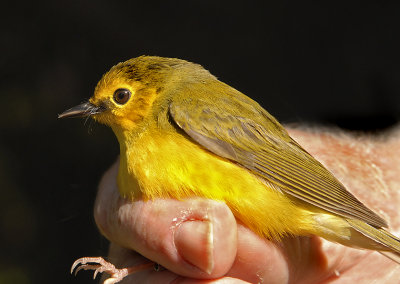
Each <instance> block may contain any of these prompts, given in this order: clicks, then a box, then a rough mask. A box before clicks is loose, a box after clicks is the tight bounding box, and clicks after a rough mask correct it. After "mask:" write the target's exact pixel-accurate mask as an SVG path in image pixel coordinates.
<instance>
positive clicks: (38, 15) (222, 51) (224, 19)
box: [0, 0, 400, 284]
mask: <svg viewBox="0 0 400 284" xmlns="http://www.w3.org/2000/svg"><path fill="white" fill-rule="evenodd" d="M322 2H323V1H320V2H318V1H315V2H314V3H311V2H304V1H292V2H288V1H263V2H262V4H261V1H260V2H258V4H256V2H253V1H205V0H202V1H197V0H192V1H159V2H154V1H111V0H108V1H105V0H101V1H80V0H79V1H78V0H72V1H41V2H40V3H39V2H36V1H15V2H12V1H10V2H8V4H3V5H2V9H1V12H0V15H1V16H0V23H1V28H0V29H1V45H0V51H1V52H0V72H1V73H0V78H1V81H0V82H1V84H0V99H1V103H0V104H1V112H0V113H1V114H0V115H1V116H0V118H1V119H0V126H1V134H0V189H1V206H0V231H1V234H0V243H1V244H2V245H1V252H0V283H18V284H25V283H88V282H89V281H91V280H90V279H91V277H92V274H91V273H88V272H86V273H80V274H78V276H77V277H76V278H74V277H72V276H70V274H69V269H70V265H71V264H72V262H73V261H74V260H75V259H76V258H78V257H81V256H96V255H103V256H104V255H106V251H107V247H108V244H107V241H106V240H105V239H103V238H102V237H101V236H100V235H99V234H98V232H97V229H96V226H95V224H94V221H93V217H92V207H93V202H94V198H95V194H96V187H97V184H98V181H99V179H100V177H101V175H102V173H103V172H104V171H105V170H106V169H107V167H108V166H109V165H110V164H111V163H112V162H113V161H114V159H115V158H116V156H117V154H118V145H117V141H116V139H115V138H114V135H113V134H112V132H111V130H109V129H107V128H106V127H104V126H101V125H97V124H95V123H91V122H89V121H88V122H86V123H85V121H84V120H79V119H78V120H58V119H57V114H58V113H61V112H62V111H63V110H65V109H66V108H69V107H71V106H74V105H76V104H78V103H80V102H82V101H83V100H85V99H87V98H89V97H90V96H91V94H92V92H93V89H94V87H95V85H96V83H97V81H98V79H99V78H100V77H101V75H102V74H103V73H104V72H105V71H107V70H108V69H109V68H110V67H111V66H112V65H114V64H116V63H118V62H120V61H124V60H126V59H129V58H132V57H136V56H139V55H142V54H147V55H160V56H168V57H178V58H182V59H187V60H190V61H194V62H197V63H200V64H202V65H203V66H205V67H206V68H207V69H209V70H210V71H211V72H212V73H213V74H214V75H216V76H217V77H219V78H220V79H221V80H222V81H224V82H226V83H228V84H230V85H232V86H233V87H235V88H237V89H239V90H240V91H242V92H244V93H245V94H247V95H249V96H250V97H252V98H254V99H256V100H257V101H259V102H260V103H261V104H262V105H263V106H264V107H265V108H266V109H267V110H269V111H270V112H271V113H272V114H273V115H275V116H276V117H277V118H278V119H279V120H281V121H282V122H300V123H307V122H311V123H320V124H324V125H336V126H339V127H342V128H345V129H350V130H361V131H368V132H370V131H372V132H375V131H379V130H381V129H386V128H388V127H391V126H393V125H395V124H396V123H397V122H398V120H399V114H400V62H399V50H400V44H399V28H400V26H399V16H398V15H399V9H397V7H396V6H394V5H392V6H391V5H390V4H389V3H388V2H384V1H382V3H381V2H379V1H363V2H360V3H361V4H357V2H358V1H348V2H346V4H339V3H338V2H336V1H334V2H325V1H324V2H323V3H322ZM394 2H395V1H393V3H394ZM89 283H96V282H89Z"/></svg>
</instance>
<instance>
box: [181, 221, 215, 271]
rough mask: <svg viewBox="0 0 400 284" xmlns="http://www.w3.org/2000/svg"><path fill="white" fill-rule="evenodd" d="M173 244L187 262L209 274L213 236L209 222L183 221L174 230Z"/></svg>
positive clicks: (211, 261)
mask: <svg viewBox="0 0 400 284" xmlns="http://www.w3.org/2000/svg"><path fill="white" fill-rule="evenodd" d="M175 246H176V248H177V250H178V252H179V254H180V255H181V257H183V258H184V259H185V260H186V261H187V262H189V263H191V264H193V265H194V266H196V267H198V268H199V269H201V270H202V271H205V272H206V273H208V274H211V272H212V270H213V268H214V254H213V251H214V236H213V226H212V223H211V222H209V221H186V222H183V223H182V224H180V225H179V228H178V229H177V231H176V232H175Z"/></svg>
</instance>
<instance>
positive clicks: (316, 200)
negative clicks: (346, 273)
mask: <svg viewBox="0 0 400 284" xmlns="http://www.w3.org/2000/svg"><path fill="white" fill-rule="evenodd" d="M87 116H90V117H93V118H94V119H95V120H96V121H98V122H100V123H103V124H106V125H108V126H110V127H111V128H112V130H113V131H114V133H115V135H116V137H117V139H118V141H119V145H120V165H119V172H118V177H117V184H118V188H119V191H120V194H121V196H123V197H125V198H128V199H131V200H137V199H143V200H149V199H155V198H176V199H178V200H181V199H185V198H188V197H194V196H196V197H203V198H209V199H214V200H218V201H223V202H225V203H226V204H227V205H228V206H229V208H230V209H231V210H232V212H233V214H234V215H235V217H236V218H237V219H238V220H240V221H241V222H242V223H243V224H245V225H246V226H248V227H249V228H250V229H251V230H253V231H254V232H255V233H257V234H258V235H260V236H262V237H264V238H266V239H268V240H276V241H279V240H281V239H282V238H283V237H285V236H288V235H299V236H306V235H318V236H320V237H322V238H325V239H327V240H329V241H332V242H337V243H340V244H343V245H346V246H351V247H357V248H364V249H371V250H377V251H379V252H381V253H383V254H385V255H386V256H388V257H390V258H392V259H393V260H395V261H397V262H399V261H400V239H399V238H398V237H396V236H394V235H392V234H390V233H389V232H388V231H387V230H386V229H385V228H386V227H387V222H386V221H385V220H384V219H383V218H382V217H380V216H378V215H377V214H375V213H374V212H373V211H371V210H370V209H368V208H367V207H366V206H365V205H363V204H362V203H361V202H360V201H359V200H357V199H356V198H355V197H354V196H353V195H352V194H351V193H349V192H348V191H347V190H346V188H345V187H344V186H343V185H342V184H341V183H340V182H339V181H338V180H337V179H336V178H335V177H334V176H333V175H332V174H331V173H330V172H329V171H328V170H327V169H326V168H325V167H324V166H323V165H322V164H321V163H320V162H318V161H317V160H316V159H315V158H313V157H312V156H311V155H310V154H309V153H308V152H307V151H305V150H304V149H303V148H302V147H301V146H300V145H299V144H298V143H297V142H296V141H294V140H293V139H292V138H291V137H290V136H289V134H288V133H287V131H286V130H285V129H284V127H283V126H282V125H281V124H279V122H278V121H277V120H276V119H275V118H274V117H273V116H272V115H270V114H269V113H268V112H267V111H266V110H265V109H263V108H262V107H261V106H260V105H259V104H258V103H257V102H255V101H253V100H252V99H250V98H249V97H247V96H246V95H244V94H242V93H241V92H239V91H237V90H236V89H234V88H232V87H230V86H229V85H227V84H225V83H223V82H221V81H219V80H218V79H217V78H216V77H214V76H213V75H212V74H210V73H209V72H208V71H207V70H206V69H204V68H203V67H202V66H200V65H198V64H194V63H191V62H188V61H185V60H180V59H175V58H163V57H156V56H141V57H137V58H133V59H130V60H128V61H125V62H121V63H119V64H117V65H115V66H113V67H112V68H111V69H110V70H109V71H108V72H107V73H106V74H105V75H103V77H102V78H101V80H100V81H99V83H98V84H97V86H96V88H95V91H94V95H93V96H92V97H91V98H90V99H89V101H88V102H85V103H83V104H80V105H78V106H76V107H73V108H71V109H69V110H67V111H65V112H63V113H62V114H61V115H59V117H60V118H64V117H87ZM91 260H92V261H93V260H94V259H91ZM89 261H90V260H89ZM94 261H96V260H94ZM87 262H88V259H84V260H78V261H77V262H76V263H75V265H74V266H73V268H75V266H76V265H79V264H83V265H87V264H86V263H87ZM86 268H92V267H86ZM84 269H85V268H84Z"/></svg>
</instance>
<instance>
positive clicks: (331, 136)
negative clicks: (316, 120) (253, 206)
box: [95, 130, 400, 283]
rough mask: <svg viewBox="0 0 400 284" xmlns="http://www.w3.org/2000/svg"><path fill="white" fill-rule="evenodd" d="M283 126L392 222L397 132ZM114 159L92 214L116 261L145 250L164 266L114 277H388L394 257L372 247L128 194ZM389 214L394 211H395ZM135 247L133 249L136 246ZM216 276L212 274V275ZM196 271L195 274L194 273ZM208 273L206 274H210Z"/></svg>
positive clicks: (204, 204) (395, 222)
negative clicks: (260, 226) (273, 237)
mask: <svg viewBox="0 0 400 284" xmlns="http://www.w3.org/2000/svg"><path fill="white" fill-rule="evenodd" d="M290 134H291V136H292V137H293V138H295V140H297V141H298V142H299V143H300V144H301V145H302V146H303V147H304V148H305V149H306V150H308V151H309V152H310V153H311V154H313V155H314V156H315V157H316V158H317V159H318V160H320V161H321V162H323V163H324V164H325V166H326V167H327V168H328V169H330V170H331V171H332V172H333V173H334V174H335V175H336V177H337V178H339V179H340V180H341V181H342V182H343V183H344V184H345V185H346V186H347V188H348V190H349V191H351V192H352V193H353V194H355V195H356V196H358V197H359V198H360V200H362V201H363V202H364V203H365V204H366V205H367V206H369V207H370V208H372V209H374V210H375V211H376V212H378V213H382V215H383V216H384V217H385V218H386V219H388V221H389V223H390V224H391V225H392V227H393V228H395V229H396V228H397V229H399V227H400V220H399V219H400V218H399V216H396V214H397V207H398V205H399V200H400V196H399V195H400V194H399V192H394V190H395V189H397V188H398V186H399V185H400V177H399V176H398V174H396V173H398V172H399V170H400V157H399V155H396V154H395V153H396V152H398V149H400V148H399V146H400V135H398V133H397V134H396V133H395V134H392V136H393V138H392V139H391V140H389V141H386V142H380V141H379V140H372V139H368V138H364V139H360V138H357V139H356V138H354V137H350V136H346V135H343V134H339V133H328V132H319V131H318V132H317V131H314V132H310V131H303V130H292V131H290ZM117 171H118V162H117V163H115V164H114V165H113V166H112V167H111V168H110V170H108V171H107V172H106V174H105V175H104V177H103V179H102V182H101V183H100V187H99V193H98V196H97V200H96V204H95V219H96V222H97V224H98V227H99V228H100V231H101V232H102V234H103V235H104V236H106V237H107V238H108V239H109V240H110V241H111V245H110V251H109V261H110V262H112V263H113V264H115V265H116V266H117V267H128V266H132V265H134V264H140V263H142V262H144V261H145V258H144V257H143V256H145V257H147V258H149V259H151V260H153V261H155V262H157V263H159V264H161V265H162V266H163V267H165V268H166V269H165V270H162V271H154V270H145V271H141V272H137V273H135V274H133V275H131V276H128V277H126V278H125V279H124V280H123V281H122V282H121V283H172V282H173V283H219V282H221V283H222V282H223V283H247V282H250V283H257V282H263V283H321V282H332V283H348V282H350V281H351V282H353V281H355V280H356V281H359V282H360V281H362V282H361V283H365V282H370V281H373V280H378V279H379V283H385V282H386V283H396V281H398V279H400V271H399V269H398V267H399V266H398V264H396V263H394V262H392V261H391V260H389V259H387V258H385V257H383V256H381V255H380V254H378V253H376V252H371V251H365V250H356V249H351V248H348V247H344V246H341V245H336V244H333V243H330V242H327V241H324V240H322V239H320V238H318V237H287V238H285V239H284V241H283V242H282V243H279V244H278V243H274V242H271V241H267V240H264V239H262V238H260V237H258V236H257V235H255V234H254V233H253V232H251V231H250V230H248V229H247V228H246V227H244V226H243V225H241V224H239V223H237V222H236V220H235V218H234V217H233V215H232V213H231V211H230V210H229V208H228V207H227V206H226V205H225V204H223V203H219V202H216V201H212V200H204V199H198V198H196V199H189V200H183V201H177V200H173V199H170V200H165V199H163V200H154V201H147V202H144V201H135V202H130V201H127V200H124V199H122V198H121V197H120V195H119V193H118V189H117V185H116V175H117ZM396 218H397V219H396ZM135 251H137V252H139V253H140V254H141V255H143V256H141V255H139V254H138V253H136V252H135ZM215 278H216V279H215ZM200 279H202V280H200ZM211 279H214V280H211Z"/></svg>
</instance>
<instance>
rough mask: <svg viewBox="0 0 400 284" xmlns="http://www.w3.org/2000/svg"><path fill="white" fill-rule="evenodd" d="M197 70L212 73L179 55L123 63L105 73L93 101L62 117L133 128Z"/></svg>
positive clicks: (61, 116) (118, 127)
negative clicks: (164, 95)
mask: <svg viewBox="0 0 400 284" xmlns="http://www.w3.org/2000/svg"><path fill="white" fill-rule="evenodd" d="M193 70H195V71H196V70H197V71H196V72H194V73H195V74H202V73H204V75H207V76H210V74H209V73H208V71H206V70H205V69H203V68H202V67H201V66H200V65H197V64H193V63H190V62H187V61H184V60H180V59H175V58H163V57H156V56H141V57H137V58H133V59H130V60H128V61H125V62H121V63H119V64H117V65H115V66H113V67H112V68H111V69H110V70H109V71H108V72H107V73H106V74H104V75H103V77H102V78H101V80H100V81H99V82H98V84H97V86H96V89H95V91H94V95H93V96H92V97H91V98H90V99H89V101H87V102H84V103H82V104H80V105H77V106H75V107H73V108H71V109H68V110H66V111H65V112H63V113H61V114H60V115H59V118H64V117H87V116H91V117H93V118H94V119H95V120H96V121H98V122H100V123H104V124H106V125H108V126H111V127H112V128H113V130H114V132H120V131H130V130H132V129H134V128H135V127H137V126H139V125H140V124H141V122H143V121H144V120H146V118H147V117H149V115H151V113H152V112H153V111H154V109H153V108H154V106H153V104H154V102H155V100H156V99H157V98H159V97H160V96H163V94H165V93H166V92H167V90H171V89H176V88H177V85H179V83H180V82H182V80H186V79H188V78H194V77H198V75H195V76H191V75H190V73H193ZM206 73H207V74H206ZM185 78H186V79H185ZM186 81H188V80H186ZM189 81H190V80H189Z"/></svg>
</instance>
